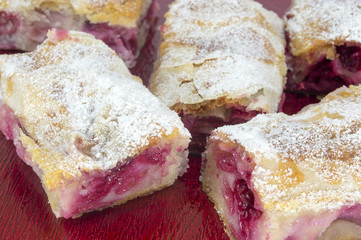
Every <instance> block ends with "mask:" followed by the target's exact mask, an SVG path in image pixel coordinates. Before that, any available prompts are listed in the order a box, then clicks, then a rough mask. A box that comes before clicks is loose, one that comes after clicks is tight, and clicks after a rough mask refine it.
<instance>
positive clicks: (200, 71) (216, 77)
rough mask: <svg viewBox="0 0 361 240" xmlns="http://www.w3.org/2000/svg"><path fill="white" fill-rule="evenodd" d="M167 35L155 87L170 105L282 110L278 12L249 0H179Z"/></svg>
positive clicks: (282, 65) (164, 33) (283, 69)
mask: <svg viewBox="0 0 361 240" xmlns="http://www.w3.org/2000/svg"><path fill="white" fill-rule="evenodd" d="M162 36H163V38H164V42H163V43H162V44H161V46H160V56H159V58H158V61H157V63H156V66H155V69H156V71H155V73H154V74H153V76H152V80H151V84H150V87H151V91H152V92H153V93H154V94H155V95H157V96H158V97H159V98H160V99H161V101H163V102H165V103H166V104H167V105H168V106H169V107H171V108H173V109H174V108H176V106H179V105H181V107H183V108H188V107H190V106H189V105H197V107H194V106H192V109H194V111H195V112H198V111H199V110H200V109H201V108H203V109H204V108H206V107H205V106H204V105H206V104H208V103H209V102H212V101H216V100H217V101H224V103H229V104H232V102H242V101H243V102H244V99H247V100H249V99H251V103H249V101H248V104H249V105H247V106H248V109H249V110H262V111H264V112H273V111H276V110H277V106H278V103H279V100H280V96H281V93H282V90H283V89H282V88H283V84H284V76H285V74H286V65H285V63H284V46H285V41H284V35H283V23H282V20H281V19H279V18H278V16H277V15H276V14H275V13H273V12H270V11H267V10H265V9H264V8H262V6H261V5H260V4H258V3H256V2H254V1H250V0H231V1H229V0H227V1H226V0H195V1H190V0H176V1H174V2H173V3H172V4H171V5H170V9H169V12H168V13H167V14H166V22H165V25H164V26H163V28H162ZM252 100H255V101H253V102H252Z"/></svg>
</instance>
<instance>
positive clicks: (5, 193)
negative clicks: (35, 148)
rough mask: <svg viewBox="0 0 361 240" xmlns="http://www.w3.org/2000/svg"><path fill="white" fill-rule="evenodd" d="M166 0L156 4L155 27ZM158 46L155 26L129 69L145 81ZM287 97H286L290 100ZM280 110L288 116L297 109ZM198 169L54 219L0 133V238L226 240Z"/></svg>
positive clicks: (280, 7)
mask: <svg viewBox="0 0 361 240" xmlns="http://www.w3.org/2000/svg"><path fill="white" fill-rule="evenodd" d="M169 2H171V1H170V0H159V4H160V6H161V10H160V11H159V13H158V18H157V24H158V25H159V24H161V23H162V21H164V18H163V17H162V16H163V14H164V12H165V11H166V10H167V7H168V4H169ZM260 2H262V3H264V5H265V7H267V8H269V9H272V10H275V11H276V12H278V13H279V14H280V15H282V14H283V12H284V11H285V10H286V9H287V8H288V6H289V4H290V0H272V1H271V0H263V1H260ZM158 42H159V33H158V31H157V30H156V28H155V29H154V30H153V32H152V33H151V36H150V38H149V41H148V43H147V44H146V47H145V48H144V49H143V52H142V54H141V56H140V60H139V63H138V65H137V67H136V69H134V70H133V72H134V73H136V74H138V75H140V76H141V77H142V78H144V79H145V80H146V79H147V78H148V77H149V75H150V73H151V70H152V61H153V60H154V58H155V54H154V53H155V52H156V46H157V44H158ZM292 97H293V96H289V98H288V99H289V100H290V101H293V100H292ZM306 101H307V100H306ZM302 104H303V102H302ZM286 105H287V104H286ZM286 107H287V109H288V111H289V112H292V111H296V110H298V109H295V108H294V105H292V106H291V107H290V106H286ZM199 171H200V157H199V156H191V157H190V168H189V170H188V172H187V173H186V174H185V175H184V176H183V177H181V178H180V179H179V180H177V181H176V182H175V184H174V185H173V186H171V187H168V188H166V189H164V190H162V191H159V192H156V193H154V194H152V195H149V196H146V197H142V198H138V199H135V200H132V201H129V202H128V203H125V204H123V205H120V206H116V207H114V208H108V209H105V210H103V211H100V212H92V213H88V214H85V215H83V216H82V217H81V218H77V219H67V220H66V219H56V218H55V216H54V215H53V214H52V212H51V209H50V205H49V204H48V202H47V197H46V194H45V192H44V191H43V189H42V187H41V183H40V181H39V179H38V177H37V176H36V175H35V173H34V172H33V171H32V169H31V168H30V167H29V166H27V165H26V164H24V163H23V162H22V161H21V160H20V159H19V158H18V157H17V155H16V152H15V148H14V147H13V144H12V142H11V141H7V140H6V139H5V137H4V135H3V134H1V133H0V239H228V237H227V235H226V234H225V232H224V230H223V224H222V222H221V221H220V220H219V218H218V215H217V214H216V212H215V211H214V209H213V205H212V203H211V202H210V201H209V200H208V198H207V196H206V195H205V194H204V193H203V192H202V189H201V184H200V182H199Z"/></svg>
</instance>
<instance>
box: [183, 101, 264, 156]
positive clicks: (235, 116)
mask: <svg viewBox="0 0 361 240" xmlns="http://www.w3.org/2000/svg"><path fill="white" fill-rule="evenodd" d="M260 113H261V112H260V111H247V110H246V107H228V109H227V111H226V113H225V118H222V117H217V116H206V117H198V116H195V115H192V114H184V113H183V112H182V113H180V114H179V115H180V117H181V119H182V122H183V124H184V126H185V127H186V128H187V129H188V130H189V131H190V132H191V134H192V142H191V143H190V150H191V151H192V152H198V151H199V152H203V150H204V149H205V146H206V142H207V137H208V136H209V135H210V134H211V132H212V131H213V130H214V129H216V128H218V127H221V126H224V125H234V124H238V123H245V122H247V121H249V120H251V119H252V118H254V117H255V116H257V115H258V114H260Z"/></svg>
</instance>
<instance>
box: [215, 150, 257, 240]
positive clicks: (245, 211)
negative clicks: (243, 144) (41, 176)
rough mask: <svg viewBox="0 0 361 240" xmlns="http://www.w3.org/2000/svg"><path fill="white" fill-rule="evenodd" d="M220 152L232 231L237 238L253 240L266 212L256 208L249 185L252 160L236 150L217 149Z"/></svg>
mask: <svg viewBox="0 0 361 240" xmlns="http://www.w3.org/2000/svg"><path fill="white" fill-rule="evenodd" d="M216 155H217V168H218V169H219V170H220V171H221V179H223V180H221V181H222V182H221V183H222V185H223V190H222V194H223V199H224V200H225V202H226V206H227V209H228V215H229V216H228V219H229V221H228V222H229V224H230V226H229V227H230V230H231V233H232V235H233V236H234V237H235V238H236V239H252V238H253V236H252V231H251V229H253V228H254V226H255V225H256V221H257V220H258V219H259V218H260V217H261V215H262V212H261V211H259V210H257V209H256V208H255V197H254V194H253V192H252V190H251V189H250V188H249V186H248V185H249V184H248V182H250V179H251V165H252V160H251V159H250V158H249V157H247V156H245V155H244V156H242V155H243V154H240V152H237V151H235V150H230V151H224V150H220V149H217V151H216ZM239 156H242V157H239ZM237 163H239V167H238V168H237ZM240 166H241V167H240ZM230 179H232V180H230Z"/></svg>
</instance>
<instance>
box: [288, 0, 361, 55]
mask: <svg viewBox="0 0 361 240" xmlns="http://www.w3.org/2000/svg"><path fill="white" fill-rule="evenodd" d="M287 18H289V20H287ZM360 22H361V2H360V1H359V0H293V4H292V7H291V9H290V11H289V12H288V13H287V14H286V30H287V32H288V33H289V37H290V42H291V45H290V46H291V52H292V54H293V55H295V56H299V55H302V54H304V53H307V52H310V51H320V49H319V48H321V47H326V48H328V47H330V46H332V45H340V44H343V43H345V42H350V43H353V42H356V43H360V42H361V25H360V24H359V23H360Z"/></svg>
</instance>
